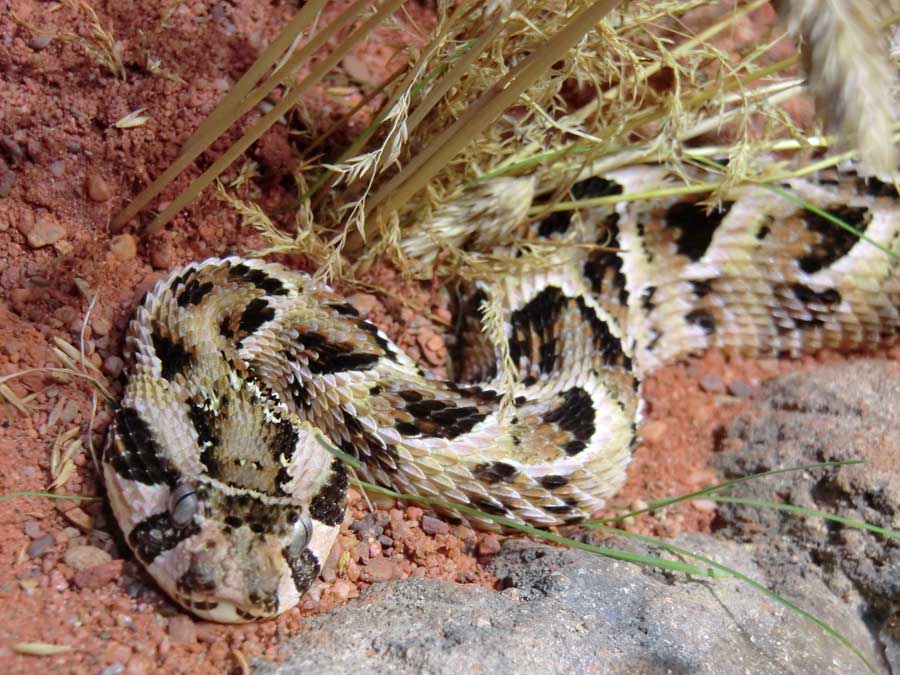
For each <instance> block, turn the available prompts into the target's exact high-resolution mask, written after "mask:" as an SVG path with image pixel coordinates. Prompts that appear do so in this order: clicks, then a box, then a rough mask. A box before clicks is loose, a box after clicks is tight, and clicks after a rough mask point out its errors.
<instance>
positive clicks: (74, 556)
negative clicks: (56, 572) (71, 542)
mask: <svg viewBox="0 0 900 675" xmlns="http://www.w3.org/2000/svg"><path fill="white" fill-rule="evenodd" d="M110 560H112V556H110V555H109V553H107V552H106V551H104V550H103V549H100V548H97V547H96V546H71V547H69V549H68V550H67V551H66V552H65V553H64V554H63V561H65V563H66V565H68V566H69V567H71V568H72V569H73V570H75V571H77V572H80V571H81V570H85V569H87V568H89V567H96V566H97V565H102V564H104V563H107V562H109V561H110Z"/></svg>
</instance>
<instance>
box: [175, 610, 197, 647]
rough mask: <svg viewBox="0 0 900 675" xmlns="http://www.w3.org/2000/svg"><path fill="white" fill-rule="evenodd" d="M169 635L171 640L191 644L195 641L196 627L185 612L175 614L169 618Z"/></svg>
mask: <svg viewBox="0 0 900 675" xmlns="http://www.w3.org/2000/svg"><path fill="white" fill-rule="evenodd" d="M169 637H171V638H172V641H173V642H180V643H182V644H193V643H195V642H196V641H197V627H196V626H195V625H194V622H193V621H192V620H191V618H190V617H189V616H188V615H187V614H176V615H175V616H173V617H171V618H170V619H169Z"/></svg>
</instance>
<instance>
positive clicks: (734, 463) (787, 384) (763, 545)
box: [717, 360, 900, 617]
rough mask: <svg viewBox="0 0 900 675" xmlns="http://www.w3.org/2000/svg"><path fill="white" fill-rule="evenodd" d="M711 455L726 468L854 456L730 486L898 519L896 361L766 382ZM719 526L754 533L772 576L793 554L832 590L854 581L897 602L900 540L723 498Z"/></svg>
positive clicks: (877, 600)
mask: <svg viewBox="0 0 900 675" xmlns="http://www.w3.org/2000/svg"><path fill="white" fill-rule="evenodd" d="M723 445H724V446H725V447H726V448H727V450H726V451H725V452H723V453H722V454H721V455H719V457H718V458H717V465H718V467H719V468H720V469H721V470H722V471H723V473H724V474H725V476H726V477H736V476H746V475H748V474H752V473H758V472H762V471H771V470H774V469H781V468H787V467H794V466H802V465H806V464H814V463H817V462H827V461H847V460H863V461H864V462H865V463H864V464H861V465H856V466H845V467H840V468H837V469H825V470H815V471H811V472H790V473H784V474H781V475H778V476H772V477H769V478H767V479H765V480H754V481H749V482H746V483H744V484H743V485H742V486H741V489H740V490H739V491H737V492H735V493H734V494H735V495H737V496H740V497H749V498H752V499H757V500H764V501H775V502H786V503H789V504H794V505H796V506H802V507H807V508H810V509H816V510H819V511H824V512H827V513H831V514H834V515H837V516H842V517H844V518H850V519H853V520H859V521H865V522H867V523H870V524H872V525H877V526H879V527H884V528H891V529H898V528H900V363H895V362H887V361H874V360H867V361H856V362H853V363H847V364H841V365H834V366H824V367H821V368H817V369H815V370H812V371H809V372H800V373H794V374H792V375H788V376H785V377H781V378H778V379H777V380H773V381H772V382H769V383H767V384H766V385H765V386H764V387H763V389H762V391H761V392H760V393H759V394H758V404H757V407H756V408H755V409H754V410H753V411H752V412H751V413H750V414H747V415H744V416H742V417H741V418H738V419H737V420H735V422H734V423H733V424H732V425H731V427H730V428H729V429H728V431H727V432H726V434H725V438H724V441H723ZM719 517H720V520H721V522H722V524H723V525H724V527H723V528H722V530H720V534H722V535H725V536H728V537H731V538H737V539H740V540H743V541H748V542H753V543H754V546H755V548H756V550H757V559H758V560H759V561H760V563H761V564H762V565H764V566H765V567H766V568H767V570H768V572H769V573H770V574H771V575H772V576H773V577H775V578H779V577H781V576H783V574H782V572H781V571H782V570H784V569H785V568H787V567H795V566H796V565H797V564H798V562H799V561H801V560H802V561H803V564H805V566H806V567H807V568H809V569H816V570H817V571H818V573H819V574H821V575H822V576H823V578H824V579H825V581H826V583H828V585H829V586H830V587H831V589H832V591H833V592H835V593H837V594H839V595H846V594H847V593H848V592H850V591H858V592H860V593H862V594H863V596H864V597H865V598H866V599H867V600H868V601H869V602H870V603H872V604H873V609H874V610H875V611H876V613H878V614H880V615H882V617H883V616H884V615H886V614H887V613H890V612H892V611H896V610H897V609H898V607H900V542H898V541H897V540H896V539H889V538H886V537H882V536H880V535H877V534H874V533H869V532H866V531H864V530H859V529H856V528H851V527H846V526H844V525H842V524H840V523H835V522H829V521H826V520H823V519H821V518H813V517H804V516H798V515H796V514H790V513H785V512H783V511H776V510H771V509H758V508H755V507H751V506H743V505H723V506H722V507H721V508H720V510H719Z"/></svg>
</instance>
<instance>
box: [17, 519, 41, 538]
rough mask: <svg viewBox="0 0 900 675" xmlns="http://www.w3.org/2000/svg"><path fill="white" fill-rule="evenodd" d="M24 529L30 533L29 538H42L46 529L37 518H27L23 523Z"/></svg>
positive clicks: (26, 532)
mask: <svg viewBox="0 0 900 675" xmlns="http://www.w3.org/2000/svg"><path fill="white" fill-rule="evenodd" d="M22 531H23V532H25V534H27V535H28V538H29V539H40V538H41V537H43V536H44V530H43V529H42V528H41V524H40V523H39V522H38V521H36V520H31V519H29V520H26V521H25V522H23V523H22Z"/></svg>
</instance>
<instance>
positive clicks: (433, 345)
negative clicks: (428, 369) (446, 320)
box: [425, 333, 444, 352]
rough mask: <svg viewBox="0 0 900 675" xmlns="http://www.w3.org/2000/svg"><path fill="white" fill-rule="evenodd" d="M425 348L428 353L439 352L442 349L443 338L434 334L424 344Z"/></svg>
mask: <svg viewBox="0 0 900 675" xmlns="http://www.w3.org/2000/svg"><path fill="white" fill-rule="evenodd" d="M425 346H426V347H427V348H428V349H429V350H430V351H433V352H441V351H443V349H444V338H442V337H441V336H440V335H438V334H437V333H435V334H433V335H432V336H431V337H430V338H429V339H428V342H427V343H425Z"/></svg>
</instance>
